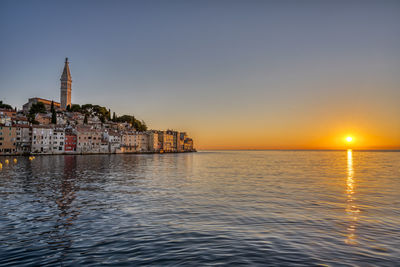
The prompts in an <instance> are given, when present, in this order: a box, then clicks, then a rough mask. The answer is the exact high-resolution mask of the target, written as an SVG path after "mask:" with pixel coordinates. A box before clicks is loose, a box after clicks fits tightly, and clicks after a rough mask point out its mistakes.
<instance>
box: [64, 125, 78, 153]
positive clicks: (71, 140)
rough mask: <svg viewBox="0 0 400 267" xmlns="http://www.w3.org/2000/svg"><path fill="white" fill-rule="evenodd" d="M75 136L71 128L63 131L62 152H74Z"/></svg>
mask: <svg viewBox="0 0 400 267" xmlns="http://www.w3.org/2000/svg"><path fill="white" fill-rule="evenodd" d="M76 146H77V136H76V133H75V132H74V131H73V129H72V128H67V129H65V143H64V152H66V153H69V152H76Z"/></svg>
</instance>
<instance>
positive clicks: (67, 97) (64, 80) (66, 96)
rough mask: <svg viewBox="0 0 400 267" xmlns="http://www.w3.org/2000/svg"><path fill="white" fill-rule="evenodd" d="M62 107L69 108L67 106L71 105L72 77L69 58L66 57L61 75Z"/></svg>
mask: <svg viewBox="0 0 400 267" xmlns="http://www.w3.org/2000/svg"><path fill="white" fill-rule="evenodd" d="M60 81H61V109H67V106H68V105H69V106H71V88H72V79H71V73H70V71H69V62H68V58H67V57H66V58H65V65H64V71H63V73H62V75H61V79H60Z"/></svg>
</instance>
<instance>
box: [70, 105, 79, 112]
mask: <svg viewBox="0 0 400 267" xmlns="http://www.w3.org/2000/svg"><path fill="white" fill-rule="evenodd" d="M70 110H71V112H81V106H80V105H78V104H73V105H72V106H71V109H70Z"/></svg>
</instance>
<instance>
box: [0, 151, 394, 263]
mask: <svg viewBox="0 0 400 267" xmlns="http://www.w3.org/2000/svg"><path fill="white" fill-rule="evenodd" d="M4 160H5V158H4V157H0V161H1V162H3V163H4ZM17 264H19V265H32V266H33V265H35V266H37V265H54V266H69V265H76V266H82V265H85V266H87V265H118V266H121V265H130V266H132V265H161V266H166V265H185V266H186V265H194V266H203V265H233V266H237V265H279V266H290V265H306V266H313V265H321V264H325V265H332V266H336V265H341V266H342V265H344V266H345V265H359V266H374V265H379V266H395V265H397V266H399V265H400V152H357V151H325V152H324V151H213V152H198V153H191V154H164V155H92V156H42V157H37V158H36V159H35V160H34V161H32V162H30V161H29V160H28V159H27V158H22V157H21V158H18V163H17V164H14V163H11V164H9V165H4V166H3V169H2V170H1V171H0V265H1V266H11V265H17Z"/></svg>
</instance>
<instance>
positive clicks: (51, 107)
mask: <svg viewBox="0 0 400 267" xmlns="http://www.w3.org/2000/svg"><path fill="white" fill-rule="evenodd" d="M53 111H55V109H54V101H53V100H51V105H50V112H51V113H53Z"/></svg>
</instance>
